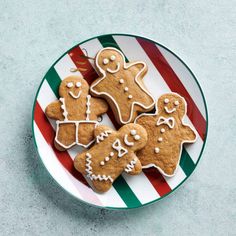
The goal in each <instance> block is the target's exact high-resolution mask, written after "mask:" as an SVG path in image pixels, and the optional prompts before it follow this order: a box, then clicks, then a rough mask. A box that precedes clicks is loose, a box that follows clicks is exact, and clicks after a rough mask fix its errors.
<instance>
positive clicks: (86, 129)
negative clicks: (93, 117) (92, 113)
mask: <svg viewBox="0 0 236 236" xmlns="http://www.w3.org/2000/svg"><path fill="white" fill-rule="evenodd" d="M94 129H95V123H80V124H79V129H78V141H79V143H81V144H83V145H88V144H89V143H90V142H91V141H93V140H94Z"/></svg>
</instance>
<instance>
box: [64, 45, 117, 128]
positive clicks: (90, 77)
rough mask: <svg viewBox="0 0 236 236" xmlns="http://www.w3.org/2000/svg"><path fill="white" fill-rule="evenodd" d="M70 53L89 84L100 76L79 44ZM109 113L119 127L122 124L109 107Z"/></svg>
mask: <svg viewBox="0 0 236 236" xmlns="http://www.w3.org/2000/svg"><path fill="white" fill-rule="evenodd" d="M68 54H69V56H70V58H71V59H72V61H73V62H74V64H75V65H76V67H77V69H78V70H79V71H80V73H81V74H82V75H83V77H84V78H85V79H86V81H87V82H88V84H89V85H91V84H92V82H93V81H94V80H96V79H97V78H98V77H99V76H98V74H97V72H96V71H95V70H94V68H93V67H92V65H91V64H90V62H89V60H88V59H86V58H83V57H81V55H85V54H84V52H83V51H82V50H81V48H80V47H79V46H78V47H75V48H73V49H72V50H71V51H70V52H69V53H68ZM107 115H108V116H109V118H110V120H111V121H112V123H113V125H114V126H115V128H116V129H119V128H120V125H119V124H118V123H117V122H116V120H115V117H114V114H113V112H112V110H111V108H109V110H108V112H107Z"/></svg>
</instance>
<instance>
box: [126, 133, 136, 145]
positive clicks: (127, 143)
mask: <svg viewBox="0 0 236 236" xmlns="http://www.w3.org/2000/svg"><path fill="white" fill-rule="evenodd" d="M124 143H125V144H126V145H127V146H129V147H131V146H134V142H129V140H128V134H126V135H125V137H124Z"/></svg>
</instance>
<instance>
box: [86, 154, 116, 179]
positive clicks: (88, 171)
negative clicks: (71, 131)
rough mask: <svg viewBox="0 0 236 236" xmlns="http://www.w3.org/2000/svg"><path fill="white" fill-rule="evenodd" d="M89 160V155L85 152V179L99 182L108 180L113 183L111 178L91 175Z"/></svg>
mask: <svg viewBox="0 0 236 236" xmlns="http://www.w3.org/2000/svg"><path fill="white" fill-rule="evenodd" d="M91 158H92V156H91V154H90V153H88V152H87V153H86V164H85V166H86V169H85V171H86V172H87V177H88V178H90V179H91V180H100V181H102V180H105V181H107V180H110V181H111V182H112V183H113V179H112V178H111V176H110V175H95V174H93V171H92V167H91V163H92V161H91Z"/></svg>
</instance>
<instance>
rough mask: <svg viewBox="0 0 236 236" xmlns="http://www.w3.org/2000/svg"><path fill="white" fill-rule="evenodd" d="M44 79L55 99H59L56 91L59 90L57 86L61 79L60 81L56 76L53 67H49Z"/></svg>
mask: <svg viewBox="0 0 236 236" xmlns="http://www.w3.org/2000/svg"><path fill="white" fill-rule="evenodd" d="M45 78H46V80H47V82H48V84H49V85H50V87H51V89H52V91H53V92H54V94H55V95H56V97H57V98H59V93H58V89H59V86H60V83H61V79H60V77H59V75H58V74H57V72H56V70H55V69H54V67H51V68H50V69H49V71H48V72H47V74H46V76H45Z"/></svg>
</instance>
